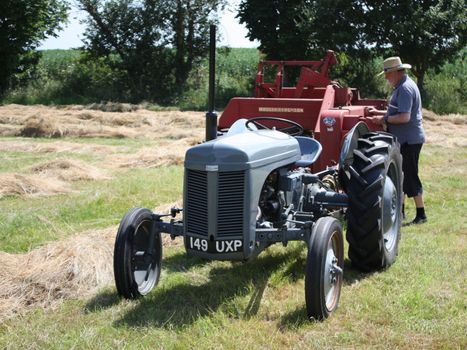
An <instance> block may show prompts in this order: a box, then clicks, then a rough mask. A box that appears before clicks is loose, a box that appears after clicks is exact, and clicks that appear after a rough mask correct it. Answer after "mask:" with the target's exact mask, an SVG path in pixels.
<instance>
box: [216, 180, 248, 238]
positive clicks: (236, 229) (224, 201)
mask: <svg viewBox="0 0 467 350" xmlns="http://www.w3.org/2000/svg"><path fill="white" fill-rule="evenodd" d="M244 184H245V172H243V171H235V172H229V173H219V185H218V186H219V193H218V203H217V208H218V212H217V235H218V236H238V235H241V234H242V233H243V232H242V231H243V230H242V228H243V212H244V208H243V194H244V188H245V186H244Z"/></svg>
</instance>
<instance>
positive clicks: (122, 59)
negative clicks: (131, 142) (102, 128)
mask: <svg viewBox="0 0 467 350" xmlns="http://www.w3.org/2000/svg"><path fill="white" fill-rule="evenodd" d="M78 2H79V4H80V6H81V8H82V9H83V10H85V11H86V12H87V13H88V15H89V17H88V19H87V20H86V23H87V29H86V32H85V48H86V50H87V52H88V57H90V58H91V59H93V58H94V57H101V58H107V63H108V64H109V65H110V66H111V67H112V68H114V69H117V70H118V71H119V72H125V73H126V74H125V77H124V79H123V81H121V84H122V91H123V92H125V93H126V95H124V96H122V97H123V98H127V99H130V100H133V101H137V100H142V99H145V100H153V101H154V100H156V101H158V102H174V101H173V96H174V95H177V93H178V92H180V91H182V88H183V86H184V84H185V82H186V80H187V78H188V75H189V72H190V71H191V69H192V68H193V65H196V64H197V63H199V62H200V61H201V59H202V58H203V57H204V56H205V55H206V54H207V52H208V50H207V47H208V44H209V43H208V41H209V35H208V32H209V25H210V24H211V23H213V22H215V14H216V13H217V11H218V10H219V9H220V8H222V6H223V4H224V1H223V0H144V1H137V0H110V1H104V0H78Z"/></svg>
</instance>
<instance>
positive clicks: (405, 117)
mask: <svg viewBox="0 0 467 350" xmlns="http://www.w3.org/2000/svg"><path fill="white" fill-rule="evenodd" d="M366 112H367V114H368V115H369V116H368V117H367V119H369V120H371V121H372V122H373V123H374V124H377V125H383V124H384V123H387V124H405V123H408V122H409V121H410V113H409V112H404V113H397V114H393V115H390V116H385V115H386V112H387V111H384V110H379V109H376V108H374V107H369V108H367V110H366Z"/></svg>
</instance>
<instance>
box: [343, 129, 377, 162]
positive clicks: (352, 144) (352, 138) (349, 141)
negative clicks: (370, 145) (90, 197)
mask: <svg viewBox="0 0 467 350" xmlns="http://www.w3.org/2000/svg"><path fill="white" fill-rule="evenodd" d="M368 132H370V129H369V128H368V125H366V124H365V123H364V122H358V123H357V124H356V125H355V126H354V127H353V128H352V129H350V130H349V132H348V133H347V135H346V136H345V137H344V140H343V142H342V148H341V154H340V156H339V168H340V169H341V170H345V169H347V168H348V167H349V166H350V165H352V163H353V151H354V149H355V148H357V146H358V139H359V138H360V137H362V135H365V134H366V133H368Z"/></svg>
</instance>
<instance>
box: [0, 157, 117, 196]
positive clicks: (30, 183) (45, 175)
mask: <svg viewBox="0 0 467 350" xmlns="http://www.w3.org/2000/svg"><path fill="white" fill-rule="evenodd" d="M29 170H30V171H31V172H32V173H33V174H32V175H22V174H16V173H3V174H0V199H1V198H3V197H7V196H18V197H39V196H52V195H57V194H62V193H67V192H70V191H71V188H70V186H69V184H68V182H71V181H79V180H105V179H109V178H110V177H109V176H107V175H106V174H105V173H104V172H103V171H102V170H100V169H97V168H96V167H93V166H91V165H89V164H87V163H85V162H83V161H79V160H70V159H55V160H51V161H46V162H42V163H40V164H37V165H35V166H33V167H31V168H30V169H29Z"/></svg>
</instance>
